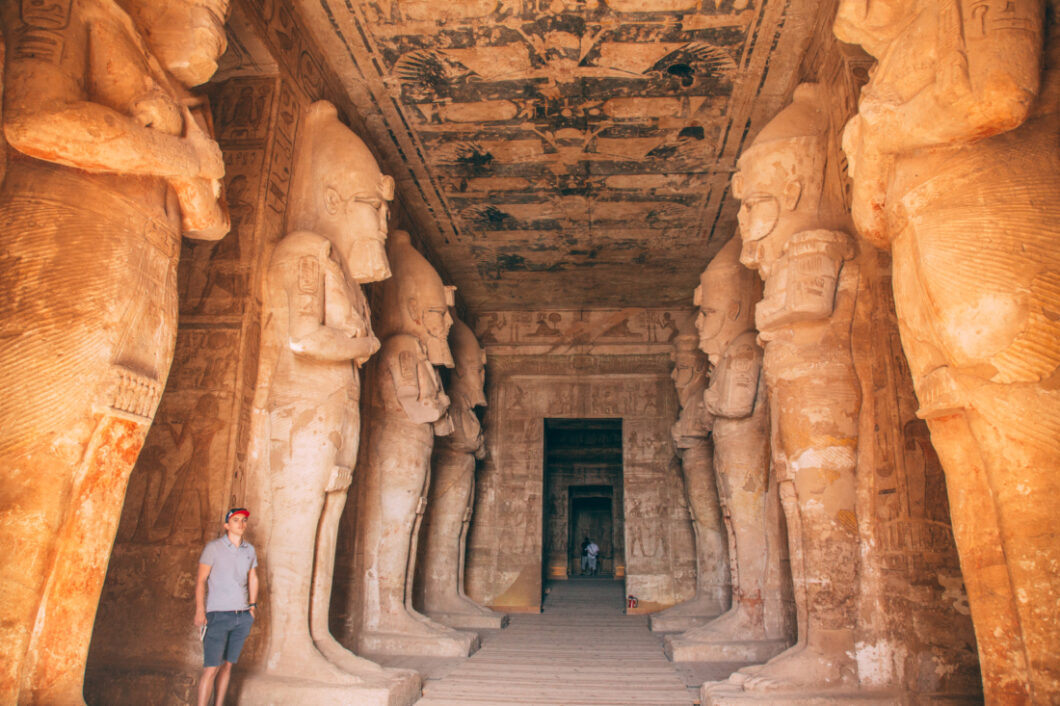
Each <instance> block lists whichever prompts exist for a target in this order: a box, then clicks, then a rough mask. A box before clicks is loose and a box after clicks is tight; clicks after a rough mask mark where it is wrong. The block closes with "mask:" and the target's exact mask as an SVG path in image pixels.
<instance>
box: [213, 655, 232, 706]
mask: <svg viewBox="0 0 1060 706" xmlns="http://www.w3.org/2000/svg"><path fill="white" fill-rule="evenodd" d="M231 676H232V663H231V662H225V663H224V664H222V665H221V666H220V667H218V668H217V700H216V701H214V706H224V703H225V692H226V691H228V679H229V678H230V677H231Z"/></svg>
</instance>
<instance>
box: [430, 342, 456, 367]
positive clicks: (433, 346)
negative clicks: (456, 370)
mask: <svg viewBox="0 0 1060 706" xmlns="http://www.w3.org/2000/svg"><path fill="white" fill-rule="evenodd" d="M427 360H429V361H431V364H432V365H444V366H445V367H447V368H452V367H454V366H455V365H456V363H454V362H453V353H452V351H450V350H449V342H448V341H447V340H446V339H444V338H437V337H435V336H428V338H427Z"/></svg>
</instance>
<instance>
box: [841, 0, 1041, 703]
mask: <svg viewBox="0 0 1060 706" xmlns="http://www.w3.org/2000/svg"><path fill="white" fill-rule="evenodd" d="M1051 4H1052V13H1049V14H1051V16H1052V24H1051V26H1046V25H1045V23H1044V22H1043V18H1045V17H1046V16H1047V13H1046V12H1045V5H1046V3H1045V2H1043V1H1042V0H1036V1H1035V0H1026V1H1024V2H1007V3H1006V2H981V3H974V4H972V3H959V2H940V3H928V2H908V3H904V4H902V5H900V6H898V7H891V5H890V4H883V5H879V6H877V5H876V4H873V5H870V6H866V5H865V4H864V3H857V2H849V1H848V2H841V3H840V10H839V13H838V16H837V19H836V24H835V32H836V35H837V36H838V37H839V38H840V39H842V40H843V41H846V42H851V43H857V44H860V45H861V46H862V47H863V48H864V49H865V50H866V51H868V52H869V53H870V54H872V55H873V56H875V57H877V58H878V59H879V64H878V65H877V67H876V70H875V72H874V73H873V75H872V76H873V77H872V79H871V81H870V82H869V83H868V85H866V86H865V87H864V89H863V90H862V93H861V100H860V104H859V112H858V115H856V116H855V117H854V118H852V119H851V120H850V122H849V123H848V124H847V126H846V130H845V132H844V136H843V147H844V149H845V151H846V153H847V156H848V158H849V161H850V171H851V175H852V177H853V216H854V220H855V225H856V227H857V229H858V231H859V233H860V234H861V235H863V236H864V237H865V238H867V239H868V240H869V241H871V242H872V243H874V244H876V245H877V246H879V247H884V248H889V249H890V250H891V254H892V257H893V273H894V277H893V282H894V298H895V307H896V310H897V314H898V323H899V330H900V332H901V338H902V345H903V348H904V350H905V353H906V356H907V358H908V360H909V365H910V369H911V371H912V374H913V383H914V387H915V389H916V393H917V397H918V399H919V402H920V409H919V411H918V416H920V417H921V418H923V419H926V420H927V423H928V427H929V428H930V430H931V441H932V444H933V445H934V447H935V449H936V450H937V451H938V455H939V458H940V460H941V462H942V465H943V468H944V469H945V473H946V483H947V488H948V492H949V495H950V507H951V508H952V519H953V531H954V536H955V539H956V541H957V548H958V552H959V554H960V559H961V567H962V570H963V573H964V579H965V584H966V586H967V590H968V597H969V602H970V607H971V611H972V618H973V621H974V624H975V632H976V637H977V640H978V648H979V657H980V663H981V666H982V673H983V683H984V690H985V695H986V699H987V701H988V702H992V703H1049V702H1055V701H1057V700H1058V699H1060V655H1058V652H1057V649H1056V645H1057V644H1058V643H1060V574H1058V572H1057V570H1056V567H1057V566H1060V514H1058V513H1057V512H1056V507H1055V506H1056V503H1057V501H1058V500H1060V474H1058V473H1057V470H1056V469H1057V468H1058V467H1060V390H1058V389H1057V384H1056V380H1057V369H1058V365H1060V345H1058V341H1060V317H1058V316H1057V315H1056V311H1057V310H1058V307H1060V276H1058V274H1057V272H1058V271H1060V206H1058V202H1057V198H1056V197H1057V194H1058V193H1060V149H1058V145H1057V134H1058V118H1057V104H1058V100H1057V89H1058V88H1060V73H1058V67H1060V41H1058V39H1060V38H1058V37H1057V31H1058V30H1057V25H1056V10H1057V7H1056V3H1055V2H1054V3H1051Z"/></svg>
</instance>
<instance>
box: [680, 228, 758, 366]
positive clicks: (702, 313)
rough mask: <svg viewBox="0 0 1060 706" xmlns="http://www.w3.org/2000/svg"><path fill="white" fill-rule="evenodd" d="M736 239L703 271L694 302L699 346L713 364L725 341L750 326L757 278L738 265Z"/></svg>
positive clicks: (738, 240) (716, 361) (719, 354)
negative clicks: (696, 310)
mask: <svg viewBox="0 0 1060 706" xmlns="http://www.w3.org/2000/svg"><path fill="white" fill-rule="evenodd" d="M740 246H741V243H740V239H739V238H731V239H730V240H729V242H728V243H726V244H725V247H723V248H722V249H721V250H720V251H719V252H718V254H717V255H715V256H714V259H713V260H711V261H710V264H709V265H707V269H705V270H703V274H702V275H700V277H699V286H698V287H696V293H695V297H694V302H695V304H696V306H698V307H699V316H697V317H696V329H697V330H698V331H699V348H700V350H702V351H703V352H704V353H706V354H707V355H708V356H709V357H710V360H711V361H712V362H713V363H714V364H715V365H717V363H718V360H719V359H720V357H721V354H722V353H724V352H725V349H726V348H728V346H729V343H731V342H732V340H733V339H734V338H736V337H737V336H739V335H740V334H741V333H743V332H744V331H748V330H750V329H753V328H754V308H755V302H757V301H758V300H759V299H760V298H761V280H760V279H759V278H758V276H757V275H755V273H754V272H752V271H751V270H749V269H747V268H746V267H744V266H743V265H741V264H740Z"/></svg>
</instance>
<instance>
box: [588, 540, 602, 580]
mask: <svg viewBox="0 0 1060 706" xmlns="http://www.w3.org/2000/svg"><path fill="white" fill-rule="evenodd" d="M585 554H586V556H587V557H588V558H589V573H590V574H592V575H593V576H596V557H597V556H598V555H599V554H600V547H598V546H596V542H593V541H591V540H590V542H589V546H588V547H586V548H585Z"/></svg>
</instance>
